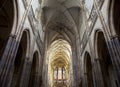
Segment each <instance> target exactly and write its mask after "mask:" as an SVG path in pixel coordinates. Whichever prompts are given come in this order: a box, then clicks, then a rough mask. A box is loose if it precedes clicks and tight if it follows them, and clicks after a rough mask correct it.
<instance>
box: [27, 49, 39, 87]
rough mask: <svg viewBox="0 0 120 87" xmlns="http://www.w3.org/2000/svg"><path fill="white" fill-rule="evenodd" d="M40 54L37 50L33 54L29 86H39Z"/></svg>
mask: <svg viewBox="0 0 120 87" xmlns="http://www.w3.org/2000/svg"><path fill="white" fill-rule="evenodd" d="M38 72H39V54H38V52H37V51H35V52H34V54H33V60H32V66H31V72H30V79H29V85H28V87H38V85H39V82H38V81H39V76H38Z"/></svg>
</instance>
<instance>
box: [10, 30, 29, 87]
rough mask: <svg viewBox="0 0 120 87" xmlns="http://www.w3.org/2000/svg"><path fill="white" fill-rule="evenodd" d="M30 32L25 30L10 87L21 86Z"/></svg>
mask: <svg viewBox="0 0 120 87" xmlns="http://www.w3.org/2000/svg"><path fill="white" fill-rule="evenodd" d="M27 34H28V33H27V32H26V31H23V34H22V37H21V40H20V43H19V47H18V51H17V54H16V57H15V61H14V66H13V67H14V71H13V77H12V81H11V86H10V87H20V82H21V77H22V72H23V68H24V63H25V58H26V54H27V50H28V48H27V47H28V44H29V43H28V35H27Z"/></svg>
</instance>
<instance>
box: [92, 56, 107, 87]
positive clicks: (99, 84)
mask: <svg viewBox="0 0 120 87" xmlns="http://www.w3.org/2000/svg"><path fill="white" fill-rule="evenodd" d="M93 69H94V71H95V76H96V78H95V81H96V87H105V86H104V79H103V75H102V70H101V66H100V60H99V58H95V60H94V67H93Z"/></svg>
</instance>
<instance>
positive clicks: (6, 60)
mask: <svg viewBox="0 0 120 87" xmlns="http://www.w3.org/2000/svg"><path fill="white" fill-rule="evenodd" d="M15 39H16V36H14V35H10V37H9V39H8V43H7V45H6V48H5V51H4V53H3V56H2V60H1V63H0V81H1V83H0V85H1V87H7V86H8V84H9V83H10V79H11V78H12V73H13V68H14V67H13V64H14V60H15V56H16V54H17V50H18V44H19V42H17V41H16V40H15Z"/></svg>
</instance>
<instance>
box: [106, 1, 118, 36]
mask: <svg viewBox="0 0 120 87" xmlns="http://www.w3.org/2000/svg"><path fill="white" fill-rule="evenodd" d="M108 6H109V8H108V9H109V11H108V12H109V13H108V17H109V18H108V21H109V25H110V30H111V32H114V33H115V35H117V36H118V37H120V17H119V15H120V13H119V11H120V1H119V0H110V1H109V5H108ZM114 33H113V34H114Z"/></svg>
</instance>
